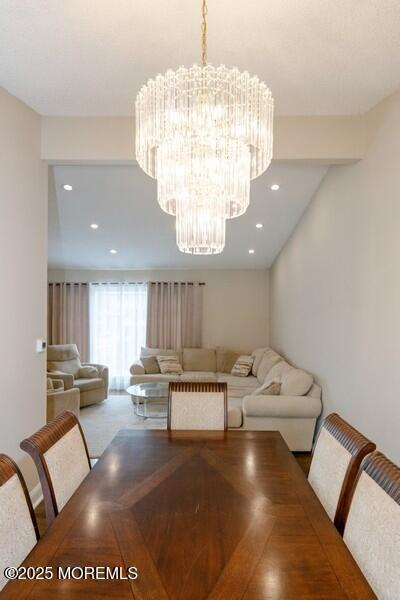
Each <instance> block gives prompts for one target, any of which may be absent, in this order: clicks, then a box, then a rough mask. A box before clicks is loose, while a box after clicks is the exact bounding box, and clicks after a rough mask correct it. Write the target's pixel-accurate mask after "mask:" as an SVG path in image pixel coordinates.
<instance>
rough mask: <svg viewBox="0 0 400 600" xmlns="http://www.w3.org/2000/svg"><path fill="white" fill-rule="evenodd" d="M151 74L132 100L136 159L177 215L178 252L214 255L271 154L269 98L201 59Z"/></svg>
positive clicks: (243, 77)
mask: <svg viewBox="0 0 400 600" xmlns="http://www.w3.org/2000/svg"><path fill="white" fill-rule="evenodd" d="M206 16H207V5H206V0H203V2H202V17H203V20H202V26H201V31H202V65H201V66H198V65H193V66H192V67H190V68H186V67H180V68H179V69H177V70H176V71H171V70H169V71H167V72H166V73H165V75H157V76H156V78H155V79H150V80H149V81H148V82H147V84H146V85H145V86H143V87H142V89H141V90H140V92H139V93H138V95H137V98H136V157H137V161H138V163H139V165H140V166H141V167H142V169H143V170H144V171H145V172H146V173H147V174H148V175H150V176H151V177H154V178H156V179H157V197H158V202H159V204H160V206H161V208H162V209H163V210H164V211H165V212H167V213H169V214H171V215H174V216H176V241H177V245H178V247H179V250H181V251H182V252H187V253H189V254H198V255H199V254H219V253H220V252H222V250H223V249H224V246H225V221H226V219H231V218H233V217H238V216H240V215H242V214H243V213H245V212H246V210H247V207H248V205H249V200H250V180H251V179H254V178H255V177H258V176H259V175H261V173H263V172H264V171H265V170H266V169H267V168H268V166H269V164H270V162H271V158H272V124H273V99H272V95H271V92H270V90H269V89H268V87H267V86H266V85H265V83H263V82H260V80H259V79H258V77H250V75H249V73H247V72H244V73H240V72H239V71H238V69H236V68H233V69H228V68H227V67H225V66H224V65H220V66H219V67H213V66H212V65H210V64H208V63H207V21H206Z"/></svg>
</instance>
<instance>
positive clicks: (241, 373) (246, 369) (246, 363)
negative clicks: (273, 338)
mask: <svg viewBox="0 0 400 600" xmlns="http://www.w3.org/2000/svg"><path fill="white" fill-rule="evenodd" d="M253 361H254V358H253V356H247V355H246V354H242V355H241V356H239V358H238V359H237V361H236V362H235V364H234V365H233V368H232V371H231V374H232V375H236V376H237V377H247V376H248V375H249V373H250V371H251V367H252V366H253Z"/></svg>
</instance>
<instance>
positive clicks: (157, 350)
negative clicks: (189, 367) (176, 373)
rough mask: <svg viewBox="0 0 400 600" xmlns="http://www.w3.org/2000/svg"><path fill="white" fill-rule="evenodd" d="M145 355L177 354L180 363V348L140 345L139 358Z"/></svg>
mask: <svg viewBox="0 0 400 600" xmlns="http://www.w3.org/2000/svg"><path fill="white" fill-rule="evenodd" d="M147 356H177V357H178V361H179V362H180V363H181V364H182V351H181V350H173V349H171V348H167V349H165V348H147V347H145V346H142V348H141V350H140V358H141V359H142V358H146V357H147Z"/></svg>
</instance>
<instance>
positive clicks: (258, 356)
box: [251, 348, 270, 375]
mask: <svg viewBox="0 0 400 600" xmlns="http://www.w3.org/2000/svg"><path fill="white" fill-rule="evenodd" d="M267 350H270V348H256V350H253V352H252V353H251V356H252V357H253V358H254V361H253V366H252V367H251V372H252V374H253V375H257V371H258V367H259V366H260V363H261V361H262V357H263V356H264V354H265V353H266V351H267Z"/></svg>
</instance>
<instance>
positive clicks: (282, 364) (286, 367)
mask: <svg viewBox="0 0 400 600" xmlns="http://www.w3.org/2000/svg"><path fill="white" fill-rule="evenodd" d="M293 368H294V367H292V365H290V364H289V363H288V362H286V361H285V360H280V361H279V362H278V363H276V365H274V366H273V367H272V369H271V370H270V372H269V373H268V375H267V377H266V378H265V380H264V386H265V387H268V386H269V384H270V383H272V382H273V381H279V383H282V375H283V374H284V373H286V372H287V371H291V370H292V369H293Z"/></svg>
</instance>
